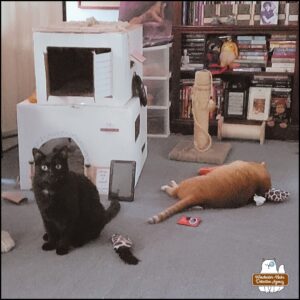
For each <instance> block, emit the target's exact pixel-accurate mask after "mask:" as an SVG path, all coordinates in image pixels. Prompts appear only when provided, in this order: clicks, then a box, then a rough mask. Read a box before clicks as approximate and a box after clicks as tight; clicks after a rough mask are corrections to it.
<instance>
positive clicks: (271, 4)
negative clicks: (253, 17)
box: [260, 1, 278, 25]
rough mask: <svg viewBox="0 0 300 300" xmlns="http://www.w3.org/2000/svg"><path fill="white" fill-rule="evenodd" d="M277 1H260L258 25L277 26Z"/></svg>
mask: <svg viewBox="0 0 300 300" xmlns="http://www.w3.org/2000/svg"><path fill="white" fill-rule="evenodd" d="M277 23H278V1H261V11H260V25H277Z"/></svg>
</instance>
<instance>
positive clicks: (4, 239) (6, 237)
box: [1, 230, 15, 253]
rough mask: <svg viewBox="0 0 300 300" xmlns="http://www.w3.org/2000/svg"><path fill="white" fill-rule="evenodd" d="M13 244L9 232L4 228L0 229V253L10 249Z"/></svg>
mask: <svg viewBox="0 0 300 300" xmlns="http://www.w3.org/2000/svg"><path fill="white" fill-rule="evenodd" d="M14 246H15V242H14V240H13V239H12V238H11V236H10V234H9V233H8V232H7V231H5V230H1V253H4V252H8V251H10V250H11V249H12V248H13V247H14Z"/></svg>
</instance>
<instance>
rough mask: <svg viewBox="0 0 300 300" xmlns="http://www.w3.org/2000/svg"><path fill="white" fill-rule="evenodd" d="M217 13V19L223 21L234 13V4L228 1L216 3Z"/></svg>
mask: <svg viewBox="0 0 300 300" xmlns="http://www.w3.org/2000/svg"><path fill="white" fill-rule="evenodd" d="M216 9H217V14H218V16H219V20H220V21H221V22H222V23H224V22H226V20H227V17H228V16H233V15H236V5H235V4H234V3H233V4H230V3H228V4H227V3H220V4H217V8H216Z"/></svg>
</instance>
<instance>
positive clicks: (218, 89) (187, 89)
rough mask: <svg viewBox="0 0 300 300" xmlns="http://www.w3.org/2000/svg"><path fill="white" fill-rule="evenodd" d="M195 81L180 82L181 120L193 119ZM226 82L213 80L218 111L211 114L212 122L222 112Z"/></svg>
mask: <svg viewBox="0 0 300 300" xmlns="http://www.w3.org/2000/svg"><path fill="white" fill-rule="evenodd" d="M193 85H194V79H181V81H180V97H179V101H180V105H179V108H180V113H179V116H180V118H181V119H193V111H192V87H193ZM224 88H225V82H224V81H223V80H222V79H221V78H217V77H216V78H215V77H214V78H213V97H212V99H213V100H214V101H215V102H216V109H215V110H214V111H212V112H210V114H209V119H210V120H215V119H216V116H217V114H218V113H220V112H221V107H222V104H223V101H224Z"/></svg>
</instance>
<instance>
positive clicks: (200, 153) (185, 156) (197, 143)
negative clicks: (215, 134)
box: [169, 70, 231, 164]
mask: <svg viewBox="0 0 300 300" xmlns="http://www.w3.org/2000/svg"><path fill="white" fill-rule="evenodd" d="M212 84H213V82H212V75H211V72H210V71H208V70H201V71H197V72H196V74H195V82H194V86H193V88H192V112H193V117H194V140H193V141H188V140H186V141H182V142H180V143H179V144H178V145H176V147H175V148H174V149H173V150H172V151H171V152H170V153H169V159H172V160H180V161H191V162H205V163H214V164H223V163H224V161H225V159H226V157H227V155H228V153H229V151H230V149H231V145H230V144H228V143H222V144H221V143H217V144H214V143H212V138H211V136H210V134H209V132H208V129H209V113H210V112H211V111H213V110H214V109H215V102H214V101H213V100H212V95H213V86H212Z"/></svg>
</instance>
